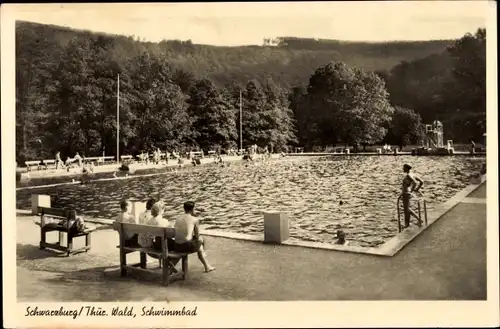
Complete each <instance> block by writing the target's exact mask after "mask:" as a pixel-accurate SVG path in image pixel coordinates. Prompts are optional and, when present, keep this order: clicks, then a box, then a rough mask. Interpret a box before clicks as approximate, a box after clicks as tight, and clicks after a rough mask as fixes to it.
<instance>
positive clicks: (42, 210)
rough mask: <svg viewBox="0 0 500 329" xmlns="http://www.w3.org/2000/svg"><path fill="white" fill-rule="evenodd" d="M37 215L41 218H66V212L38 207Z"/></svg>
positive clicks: (59, 209) (64, 210)
mask: <svg viewBox="0 0 500 329" xmlns="http://www.w3.org/2000/svg"><path fill="white" fill-rule="evenodd" d="M37 211H38V214H39V215H41V216H43V215H46V216H54V217H62V218H68V210H67V209H61V208H48V207H38V208H37Z"/></svg>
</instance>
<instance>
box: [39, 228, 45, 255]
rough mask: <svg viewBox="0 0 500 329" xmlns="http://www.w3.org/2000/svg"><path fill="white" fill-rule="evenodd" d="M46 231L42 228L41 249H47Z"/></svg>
mask: <svg viewBox="0 0 500 329" xmlns="http://www.w3.org/2000/svg"><path fill="white" fill-rule="evenodd" d="M45 242H46V240H45V230H44V229H43V228H40V249H42V250H43V249H45Z"/></svg>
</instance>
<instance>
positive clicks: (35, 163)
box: [24, 160, 40, 171]
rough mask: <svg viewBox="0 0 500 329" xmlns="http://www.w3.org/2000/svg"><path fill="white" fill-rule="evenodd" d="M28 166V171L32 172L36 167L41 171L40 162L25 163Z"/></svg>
mask: <svg viewBox="0 0 500 329" xmlns="http://www.w3.org/2000/svg"><path fill="white" fill-rule="evenodd" d="M24 163H25V164H26V169H27V170H28V171H31V170H32V169H31V167H36V168H37V169H40V161H38V160H37V161H25V162H24Z"/></svg>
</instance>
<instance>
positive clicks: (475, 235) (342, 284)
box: [17, 184, 486, 301]
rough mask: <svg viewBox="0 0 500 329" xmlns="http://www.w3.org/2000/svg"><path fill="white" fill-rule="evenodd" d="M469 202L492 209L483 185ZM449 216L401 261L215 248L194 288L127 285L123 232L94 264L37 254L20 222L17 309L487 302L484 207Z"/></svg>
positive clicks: (34, 235) (99, 242) (98, 248)
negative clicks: (78, 304) (22, 304)
mask: <svg viewBox="0 0 500 329" xmlns="http://www.w3.org/2000/svg"><path fill="white" fill-rule="evenodd" d="M469 197H470V198H476V199H485V197H486V184H483V185H482V186H481V187H479V189H478V190H476V191H475V192H473V193H471V195H470V196H469ZM464 201H466V202H462V203H459V204H458V205H457V206H456V207H455V208H453V209H452V210H450V211H449V212H448V213H447V214H445V215H444V216H443V218H441V219H440V220H439V221H437V222H436V223H434V224H433V225H432V226H431V227H430V228H429V229H428V230H427V231H426V232H425V233H423V234H422V235H421V236H418V237H417V238H416V239H415V240H413V241H412V242H411V243H410V244H409V245H408V246H406V247H405V248H404V249H403V250H402V251H401V252H400V253H398V254H397V255H396V256H394V257H376V256H370V255H360V254H352V253H342V252H336V251H326V250H317V249H307V248H301V247H287V246H270V245H263V244H260V243H254V242H245V241H237V240H231V239H224V238H215V237H209V238H208V248H209V249H208V254H209V258H210V261H211V262H212V263H213V264H214V265H215V266H216V267H217V270H216V271H215V272H212V273H208V274H205V273H203V272H202V267H201V265H200V263H199V261H198V260H197V259H196V257H194V256H193V257H190V270H191V272H190V278H189V279H188V280H187V281H185V282H174V283H173V284H171V285H170V286H168V287H162V286H161V285H160V283H159V281H158V280H151V281H144V280H141V281H138V280H135V279H133V278H120V277H119V275H118V273H117V272H111V273H107V274H106V273H105V269H109V268H110V267H115V266H116V265H117V264H118V251H117V249H116V248H115V246H116V242H117V239H118V238H117V234H116V232H113V231H110V230H108V229H104V230H98V231H97V232H96V233H95V235H94V236H93V239H92V240H93V249H92V250H91V251H90V252H89V253H88V254H81V255H77V256H74V257H70V258H65V257H63V258H60V257H54V256H52V254H51V253H49V252H46V251H40V250H38V248H37V245H38V240H39V235H38V234H39V233H38V230H37V228H38V227H37V226H35V225H34V224H33V223H32V221H33V219H34V218H33V217H29V216H18V221H17V224H18V225H17V236H18V238H17V263H18V267H17V274H18V281H17V282H18V299H19V300H21V301H23V300H30V301H33V300H38V301H60V300H62V301H81V300H85V301H127V300H134V301H142V300H150V301H164V300H395V299H396V300H397V299H399V300H402V299H404V300H481V299H482V300H484V299H486V204H485V203H482V202H470V203H469V202H467V199H465V200H464Z"/></svg>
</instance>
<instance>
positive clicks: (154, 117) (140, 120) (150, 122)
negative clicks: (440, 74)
mask: <svg viewBox="0 0 500 329" xmlns="http://www.w3.org/2000/svg"><path fill="white" fill-rule="evenodd" d="M133 61H134V62H135V65H134V71H133V74H132V81H133V92H132V93H131V106H132V108H133V110H134V112H135V114H136V121H135V129H136V136H137V139H136V143H135V149H136V150H137V151H142V150H143V149H145V148H152V147H162V148H168V149H174V148H178V147H180V146H181V145H182V144H183V142H184V141H185V140H186V139H188V138H189V135H190V133H191V120H190V118H189V116H188V113H187V103H186V98H185V96H184V95H183V93H182V91H181V89H180V87H179V86H178V85H176V84H174V83H173V82H172V69H171V67H170V65H168V63H166V62H165V60H164V59H163V58H160V57H159V56H155V55H151V54H149V53H143V54H142V55H140V56H138V57H137V58H135V59H134V60H133Z"/></svg>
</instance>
